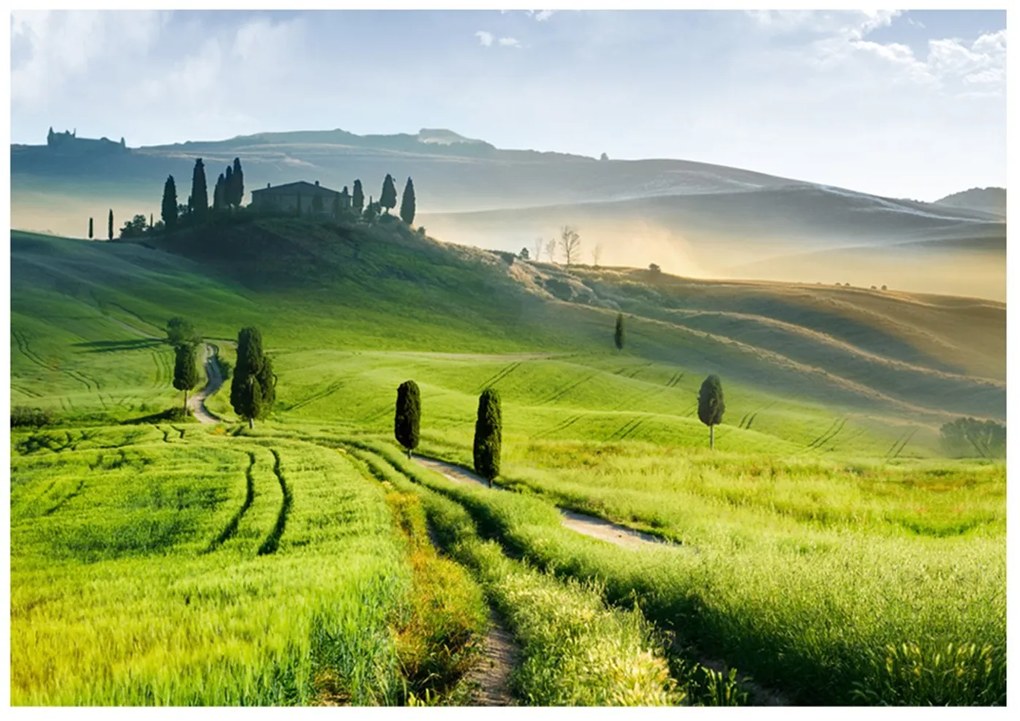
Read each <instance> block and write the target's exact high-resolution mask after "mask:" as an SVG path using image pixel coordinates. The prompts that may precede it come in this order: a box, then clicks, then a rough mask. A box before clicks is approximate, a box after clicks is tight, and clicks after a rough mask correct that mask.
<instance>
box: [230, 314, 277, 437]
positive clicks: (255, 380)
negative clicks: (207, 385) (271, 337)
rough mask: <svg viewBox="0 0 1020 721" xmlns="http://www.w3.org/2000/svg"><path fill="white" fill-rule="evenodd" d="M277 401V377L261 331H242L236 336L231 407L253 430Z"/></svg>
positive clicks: (244, 329)
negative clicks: (265, 348) (256, 421)
mask: <svg viewBox="0 0 1020 721" xmlns="http://www.w3.org/2000/svg"><path fill="white" fill-rule="evenodd" d="M275 401H276V376H275V375H274V374H273V366H272V363H271V362H270V360H269V358H268V357H267V356H266V354H265V353H264V352H263V350H262V333H260V332H259V330H258V328H252V327H248V328H242V329H241V331H240V332H239V333H238V335H237V364H236V365H235V366H234V375H233V378H232V379H231V381H230V405H231V406H232V407H233V408H234V412H235V413H237V415H239V416H241V417H242V418H245V419H247V421H248V427H249V428H254V426H255V419H256V418H265V417H266V416H267V415H269V412H270V411H271V410H272V407H273V403H274V402H275Z"/></svg>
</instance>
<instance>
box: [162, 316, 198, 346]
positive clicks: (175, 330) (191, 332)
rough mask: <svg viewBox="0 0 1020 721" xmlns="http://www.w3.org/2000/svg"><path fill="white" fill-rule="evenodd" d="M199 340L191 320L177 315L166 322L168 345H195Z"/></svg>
mask: <svg viewBox="0 0 1020 721" xmlns="http://www.w3.org/2000/svg"><path fill="white" fill-rule="evenodd" d="M201 340H202V336H200V335H199V334H198V331H196V330H195V327H194V326H193V325H192V324H191V321H189V320H186V319H184V318H181V317H179V316H177V317H174V318H171V319H170V320H168V321H167V322H166V341H167V343H169V344H170V345H172V346H179V345H195V344H197V343H198V342H200V341H201Z"/></svg>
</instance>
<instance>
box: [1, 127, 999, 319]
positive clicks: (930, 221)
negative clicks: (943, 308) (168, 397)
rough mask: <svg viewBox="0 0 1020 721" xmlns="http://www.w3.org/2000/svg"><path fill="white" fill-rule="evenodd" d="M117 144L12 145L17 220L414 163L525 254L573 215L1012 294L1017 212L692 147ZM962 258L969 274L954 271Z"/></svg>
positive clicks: (753, 253) (444, 195)
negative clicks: (91, 148)
mask: <svg viewBox="0 0 1020 721" xmlns="http://www.w3.org/2000/svg"><path fill="white" fill-rule="evenodd" d="M83 142H84V141H83ZM110 145H111V147H110V148H109V150H108V152H80V151H78V150H76V149H75V145H74V144H73V143H72V144H70V145H66V144H65V145H63V146H61V147H47V146H24V145H19V146H12V147H11V181H12V191H11V192H12V195H11V207H12V224H13V226H14V227H17V228H22V229H26V230H40V231H46V232H52V233H56V234H60V235H71V236H81V235H84V232H85V229H86V227H87V224H88V218H89V217H93V218H96V219H98V223H99V224H101V223H102V220H103V219H105V217H106V212H107V210H108V209H111V208H112V209H113V211H114V214H115V216H116V221H117V222H116V224H117V226H118V227H119V226H120V224H121V223H122V222H123V221H124V220H125V219H127V218H129V217H131V216H132V215H134V214H135V213H142V214H145V215H148V214H150V213H154V212H157V211H158V203H159V199H160V193H161V191H162V185H163V181H164V180H165V179H166V176H167V174H173V175H174V176H175V178H177V179H178V185H179V186H182V184H183V183H185V179H187V178H190V176H191V170H192V167H193V165H194V160H195V158H196V157H202V158H203V159H204V161H205V164H206V167H207V174H210V179H211V178H213V177H215V174H216V172H217V168H218V167H219V166H225V165H226V164H227V163H229V162H230V161H231V160H232V159H233V158H234V157H235V156H236V157H240V158H241V159H242V162H243V164H244V168H245V180H246V185H247V188H248V190H251V189H252V188H259V187H263V186H264V185H265V184H266V183H276V184H279V183H282V182H289V181H292V180H298V179H304V180H319V181H320V182H321V183H322V184H323V185H326V186H328V187H335V188H338V189H339V188H341V187H342V186H345V185H348V186H349V185H351V184H352V182H353V180H354V179H355V178H361V179H362V180H363V181H364V183H365V187H366V194H375V195H377V194H378V193H377V185H380V184H381V181H382V178H383V176H384V175H385V174H386V173H392V174H394V175H395V176H396V177H398V178H402V177H404V176H412V177H413V178H414V179H415V186H416V189H417V199H418V208H419V219H418V220H419V222H420V223H423V224H424V225H426V226H427V227H428V228H429V230H430V231H431V232H432V233H433V234H434V235H436V236H437V237H441V238H443V239H444V240H448V241H452V242H457V243H462V244H466V245H474V246H478V247H484V248H491V249H502V250H512V251H515V252H516V251H518V250H520V248H521V247H522V246H529V247H530V246H532V245H533V243H534V241H535V239H536V238H545V239H549V238H551V237H554V236H556V235H558V233H559V229H560V227H561V226H563V225H565V224H574V225H576V226H577V227H578V228H579V230H580V232H581V235H582V237H583V239H584V241H585V253H586V255H587V254H588V252H590V251H591V250H592V249H594V248H595V247H596V246H601V248H602V262H604V263H608V264H612V265H629V266H634V267H644V266H647V265H648V263H651V262H655V263H657V264H659V265H660V266H662V267H663V268H664V269H666V270H669V271H671V272H675V273H679V274H682V275H695V276H700V277H718V278H722V277H754V278H761V279H775V280H795V281H807V282H815V281H822V282H829V283H832V282H844V283H845V282H851V283H853V284H855V285H864V286H869V285H872V284H878V285H882V284H888V285H892V286H894V287H897V288H902V289H906V290H914V291H919V292H935V293H951V294H965V295H979V296H982V297H987V298H992V299H996V300H1002V299H1003V298H1004V297H1005V282H1004V277H1005V276H1004V262H1003V260H1004V245H1005V220H1004V216H1003V215H1002V214H999V213H997V212H989V209H988V208H987V207H985V206H981V207H969V206H967V204H966V203H964V204H960V203H946V202H942V201H940V202H939V203H937V204H934V203H920V202H916V201H909V200H900V199H891V198H881V197H878V196H874V195H869V194H868V193H866V192H858V191H854V190H847V189H842V188H833V187H829V186H822V185H818V184H816V183H811V182H806V181H801V180H793V179H789V178H781V177H776V176H771V175H767V174H763V173H757V172H753V171H750V170H743V169H738V168H730V167H724V166H718V165H711V164H707V163H697V162H691V161H684V160H668V159H650V160H596V159H594V158H589V157H583V156H578V155H568V154H563V153H548V152H536V151H530V150H505V149H499V148H496V147H494V146H492V145H491V144H489V143H486V142H484V141H482V140H473V139H469V138H464V137H463V136H460V135H458V134H457V133H454V132H452V131H449V130H444V129H423V130H422V131H420V132H419V133H417V134H398V135H365V136H359V135H355V134H353V133H349V132H346V131H343V130H339V129H338V130H331V131H297V132H286V133H260V134H256V135H251V136H243V137H236V138H231V139H228V140H222V141H204V142H193V141H189V142H185V143H177V144H172V145H163V146H151V147H144V148H132V149H127V151H126V152H124V151H122V149H121V148H120V147H119V146H117V145H116V144H110ZM182 195H184V193H183V192H182ZM971 205H973V204H971ZM830 253H833V254H836V256H835V257H836V258H837V259H838V262H835V263H834V262H832V260H831V259H830V257H827V256H826V255H825V254H830ZM963 264H966V268H967V269H968V270H967V272H965V273H962V274H961V273H957V272H955V271H956V270H957V269H959V268H960V267H961V265H963ZM837 268H838V271H839V273H838V274H837V273H836V269H837ZM879 275H885V278H878V277H877V276H879Z"/></svg>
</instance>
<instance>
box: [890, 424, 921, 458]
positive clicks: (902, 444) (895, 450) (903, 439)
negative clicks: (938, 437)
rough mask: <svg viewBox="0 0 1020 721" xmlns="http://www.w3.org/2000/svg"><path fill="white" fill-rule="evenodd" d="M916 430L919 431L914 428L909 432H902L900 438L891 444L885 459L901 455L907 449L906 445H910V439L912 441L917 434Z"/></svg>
mask: <svg viewBox="0 0 1020 721" xmlns="http://www.w3.org/2000/svg"><path fill="white" fill-rule="evenodd" d="M918 430H920V429H919V428H917V427H916V426H915V427H914V428H911V429H910V430H907V431H904V433H903V435H902V436H900V438H899V439H897V440H896V442H895V443H893V444H892V448H890V449H889V452H888V453H886V457H887V458H888V459H889V460H893V459H894V458H898V457H899V455H900V454H901V453H903V449H904V448H906V447H907V444H908V443H910V441H911V439H913V437H914V435H915V434H916V433H917V431H918Z"/></svg>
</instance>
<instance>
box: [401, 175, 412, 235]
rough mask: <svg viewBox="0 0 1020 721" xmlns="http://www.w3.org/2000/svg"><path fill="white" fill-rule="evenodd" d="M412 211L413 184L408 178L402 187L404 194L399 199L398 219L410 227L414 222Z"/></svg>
mask: <svg viewBox="0 0 1020 721" xmlns="http://www.w3.org/2000/svg"><path fill="white" fill-rule="evenodd" d="M414 211H415V202H414V183H412V182H411V178H410V177H409V178H408V179H407V184H406V185H404V194H403V195H402V196H401V197H400V219H401V220H402V221H404V222H405V223H407V224H408V225H410V224H411V223H413V222H414Z"/></svg>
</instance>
